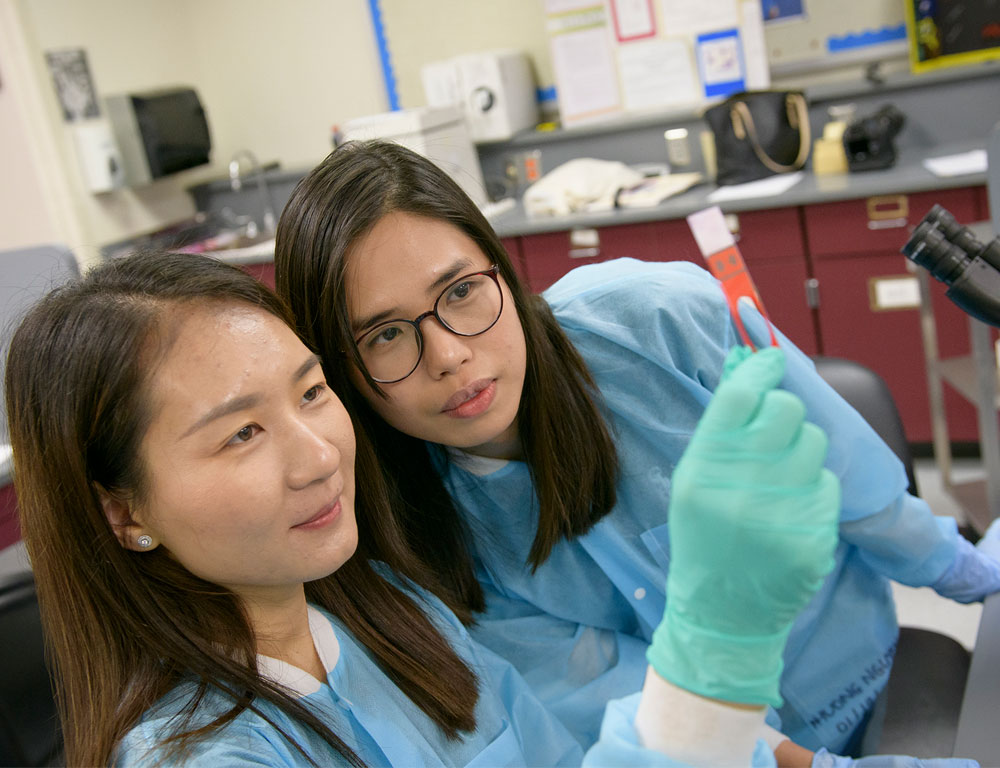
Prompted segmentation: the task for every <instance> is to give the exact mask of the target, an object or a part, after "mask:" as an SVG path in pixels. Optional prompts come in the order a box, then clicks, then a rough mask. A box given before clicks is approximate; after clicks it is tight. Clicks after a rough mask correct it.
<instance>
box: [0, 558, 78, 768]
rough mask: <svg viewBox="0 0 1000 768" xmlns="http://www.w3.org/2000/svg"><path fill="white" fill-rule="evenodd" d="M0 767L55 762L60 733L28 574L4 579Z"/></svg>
mask: <svg viewBox="0 0 1000 768" xmlns="http://www.w3.org/2000/svg"><path fill="white" fill-rule="evenodd" d="M0 648H2V649H3V652H2V653H0V766H48V765H56V764H58V762H59V759H60V758H61V756H62V751H63V750H62V735H61V733H60V729H59V718H58V714H57V712H56V704H55V699H54V697H53V694H52V683H51V680H50V678H49V672H48V668H47V667H46V665H45V650H44V643H43V641H42V623H41V617H40V615H39V612H38V601H37V599H36V596H35V581H34V579H33V578H32V576H31V574H30V573H18V574H14V575H12V576H7V577H6V578H5V579H3V580H2V581H0Z"/></svg>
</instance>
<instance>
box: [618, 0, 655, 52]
mask: <svg viewBox="0 0 1000 768" xmlns="http://www.w3.org/2000/svg"><path fill="white" fill-rule="evenodd" d="M609 2H610V5H611V19H612V21H613V22H614V25H615V37H617V38H618V42H619V43H625V42H628V41H630V40H642V39H645V38H648V37H654V36H655V35H656V19H655V17H654V16H653V0H609Z"/></svg>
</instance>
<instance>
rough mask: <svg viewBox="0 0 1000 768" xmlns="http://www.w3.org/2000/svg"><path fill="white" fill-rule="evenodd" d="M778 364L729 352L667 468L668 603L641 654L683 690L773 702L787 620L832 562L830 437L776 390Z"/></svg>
mask: <svg viewBox="0 0 1000 768" xmlns="http://www.w3.org/2000/svg"><path fill="white" fill-rule="evenodd" d="M784 370H785V356H784V352H782V350H781V349H779V348H777V347H768V348H766V349H763V350H761V351H759V352H757V353H756V354H751V353H750V351H749V350H748V349H747V348H745V347H738V348H736V349H734V350H733V351H732V352H731V353H730V354H729V356H728V357H727V358H726V363H725V368H724V371H723V376H722V382H721V383H720V384H719V387H718V389H717V390H716V392H715V394H714V396H713V397H712V400H711V402H710V403H709V404H708V407H707V408H706V409H705V413H704V414H703V415H702V418H701V420H700V421H699V422H698V426H697V428H696V429H695V431H694V435H693V436H692V438H691V442H690V443H689V445H688V447H687V450H685V452H684V455H683V456H682V457H681V460H680V462H679V463H678V465H677V469H676V470H675V471H674V476H673V486H672V489H671V498H670V518H669V525H670V572H669V575H668V577H667V608H666V612H665V613H664V616H663V621H662V622H660V626H659V627H658V628H657V629H656V632H654V634H653V643H652V645H651V646H650V648H649V650H648V652H647V658H648V659H649V663H650V664H652V665H653V668H654V669H655V670H656V671H657V672H658V673H659V674H660V675H661V676H662V677H664V678H666V679H667V680H670V681H671V682H673V683H674V684H676V685H679V686H681V687H682V688H686V689H687V690H689V691H692V692H694V693H698V694H701V695H703V696H710V697H713V698H717V699H724V700H727V701H734V702H743V703H747V704H771V705H773V706H780V705H781V703H782V702H781V695H780V694H779V692H778V683H779V679H780V677H781V670H782V666H783V663H782V658H781V656H782V652H783V651H784V647H785V641H786V639H787V638H788V632H789V630H790V629H791V625H792V622H793V621H794V619H795V617H796V616H797V615H798V613H799V611H800V610H801V609H802V608H804V607H805V605H806V603H808V602H809V600H810V599H811V598H812V596H813V595H814V594H815V593H816V591H817V590H818V589H819V588H820V586H821V585H822V583H823V578H824V577H825V576H826V575H827V574H828V573H829V572H830V571H831V569H832V568H833V563H834V561H833V553H834V549H835V548H836V546H837V539H838V532H837V524H838V520H839V515H840V485H839V483H838V481H837V478H836V477H835V476H834V475H833V473H832V472H830V471H829V470H827V469H824V468H823V462H824V460H825V459H826V450H827V437H826V434H825V433H824V432H823V431H822V430H821V429H820V428H819V427H817V426H815V425H814V424H809V423H806V422H805V421H804V416H805V406H804V405H803V404H802V401H801V400H799V399H798V398H797V397H796V396H795V395H793V394H791V393H790V392H785V391H783V390H777V389H775V387H776V386H777V385H778V382H780V381H781V377H782V375H783V374H784Z"/></svg>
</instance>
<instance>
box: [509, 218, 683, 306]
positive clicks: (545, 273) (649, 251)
mask: <svg viewBox="0 0 1000 768" xmlns="http://www.w3.org/2000/svg"><path fill="white" fill-rule="evenodd" d="M521 248H522V251H521V252H522V255H523V257H524V269H525V272H526V273H527V276H528V284H529V285H530V286H531V289H532V290H533V291H535V292H540V291H543V290H545V289H546V288H548V287H549V286H550V285H552V283H554V282H555V281H556V280H558V279H559V278H560V277H562V276H563V275H565V274H566V273H567V272H569V271H570V270H572V269H576V268H577V267H580V266H583V265H584V264H597V263H599V262H602V261H610V260H611V259H621V258H625V257H631V258H634V259H642V260H644V261H671V260H676V259H684V258H690V259H692V260H693V259H695V258H699V260H700V257H699V256H698V253H697V248H696V247H695V243H694V238H692V237H691V234H690V232H689V231H688V230H687V223H686V222H684V221H653V222H643V223H640V224H626V225H623V226H619V227H599V228H578V229H574V230H570V231H565V232H546V233H543V234H538V235H527V236H525V237H522V238H521Z"/></svg>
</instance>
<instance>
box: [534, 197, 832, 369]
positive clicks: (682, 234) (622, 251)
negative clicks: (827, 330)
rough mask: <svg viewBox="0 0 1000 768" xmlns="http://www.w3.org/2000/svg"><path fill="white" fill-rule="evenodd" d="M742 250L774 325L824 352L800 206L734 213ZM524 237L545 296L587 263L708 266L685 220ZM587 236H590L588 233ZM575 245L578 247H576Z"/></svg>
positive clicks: (537, 283) (806, 347)
mask: <svg viewBox="0 0 1000 768" xmlns="http://www.w3.org/2000/svg"><path fill="white" fill-rule="evenodd" d="M730 222H731V223H732V225H733V226H734V229H735V230H736V232H735V235H736V237H737V240H738V242H739V246H740V251H741V253H742V254H743V257H744V259H745V260H746V263H747V266H748V268H749V269H750V272H751V274H752V275H753V278H754V281H755V283H756V285H757V289H758V291H759V292H760V296H761V300H762V301H763V302H764V306H765V307H766V308H767V311H768V314H769V315H770V317H771V320H772V322H773V323H774V324H775V325H776V326H777V327H778V328H780V329H781V330H782V332H784V333H785V334H786V335H787V336H788V337H789V338H790V339H791V340H792V341H793V342H795V344H797V345H798V346H800V347H801V348H802V349H803V351H805V352H806V353H807V354H815V353H816V352H817V351H818V347H817V343H816V333H815V320H814V319H813V315H814V311H813V310H812V309H810V308H809V305H808V302H807V299H806V287H805V284H806V280H807V279H808V277H809V274H808V269H807V263H806V258H805V245H804V241H803V236H802V228H801V225H800V223H799V213H798V209H797V208H782V209H776V210H770V211H753V212H748V213H741V214H739V215H738V216H731V217H730ZM592 232H593V233H594V235H593V237H596V243H595V244H594V245H588V243H589V242H594V241H593V240H591V241H588V240H587V238H586V236H584V237H581V233H579V232H578V233H577V235H576V236H575V237H574V236H573V234H572V233H570V232H552V233H546V234H540V235H528V236H526V237H524V238H522V241H523V243H522V245H523V255H524V266H525V271H526V273H527V276H528V284H529V286H530V287H531V289H532V290H534V291H536V292H540V291H543V290H545V289H546V288H548V287H549V286H550V285H551V284H552V283H554V282H555V281H556V280H558V279H559V278H560V277H562V276H563V275H564V274H566V273H567V272H569V271H570V270H571V269H573V268H575V267H578V266H581V265H583V264H593V263H597V262H601V261H607V260H609V259H617V258H622V257H626V256H630V257H632V258H635V259H642V260H644V261H681V260H684V261H691V262H694V263H695V264H698V265H699V266H701V267H704V266H705V262H704V259H702V256H701V252H700V251H699V250H698V246H697V244H696V243H695V241H694V237H693V236H692V235H691V230H690V228H689V227H688V225H687V221H685V220H684V219H671V220H665V221H653V222H644V223H642V224H626V225H622V226H618V227H602V228H600V229H597V230H592ZM582 234H583V235H587V234H588V233H582ZM574 240H575V242H574Z"/></svg>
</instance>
